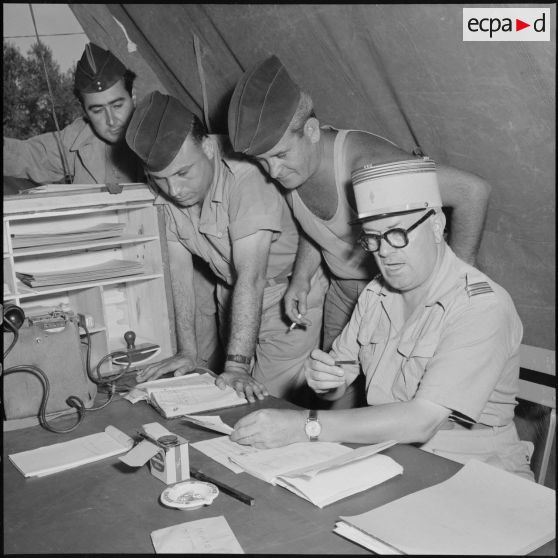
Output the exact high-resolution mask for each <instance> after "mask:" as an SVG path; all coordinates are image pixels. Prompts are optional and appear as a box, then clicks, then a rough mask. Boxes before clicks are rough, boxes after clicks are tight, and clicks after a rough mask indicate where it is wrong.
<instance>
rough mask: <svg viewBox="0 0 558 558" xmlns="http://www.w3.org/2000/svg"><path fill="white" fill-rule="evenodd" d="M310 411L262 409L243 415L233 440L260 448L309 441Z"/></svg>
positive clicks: (232, 437)
mask: <svg viewBox="0 0 558 558" xmlns="http://www.w3.org/2000/svg"><path fill="white" fill-rule="evenodd" d="M307 415H308V411H306V410H302V411H291V410H287V409H260V410H259V411H254V412H253V413H250V414H249V415H246V416H245V417H242V418H241V419H240V420H239V421H238V422H237V423H236V424H235V425H234V432H233V433H232V434H231V440H232V441H233V442H238V443H239V444H244V445H250V446H254V447H255V448H259V449H267V448H277V447H279V446H286V445H288V444H293V443H294V442H307V441H308V438H307V436H306V434H305V432H304V425H305V424H306V417H307Z"/></svg>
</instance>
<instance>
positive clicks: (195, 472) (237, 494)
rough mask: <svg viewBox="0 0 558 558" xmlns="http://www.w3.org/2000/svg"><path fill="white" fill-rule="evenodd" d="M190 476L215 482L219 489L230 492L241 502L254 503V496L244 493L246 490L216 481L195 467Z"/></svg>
mask: <svg viewBox="0 0 558 558" xmlns="http://www.w3.org/2000/svg"><path fill="white" fill-rule="evenodd" d="M190 476H191V477H192V478H194V479H197V480H199V481H202V482H210V483H212V484H214V485H215V486H216V487H217V488H218V489H219V490H221V491H222V492H224V493H225V494H228V495H229V496H232V497H233V498H236V499H237V500H240V501H241V502H243V503H244V504H246V505H248V506H253V505H254V498H252V496H248V495H247V494H244V492H240V490H236V488H233V487H232V486H229V485H228V484H224V483H222V482H220V481H216V480H215V479H212V478H211V477H208V476H207V475H205V474H204V473H202V472H201V471H198V470H197V469H194V468H193V467H190Z"/></svg>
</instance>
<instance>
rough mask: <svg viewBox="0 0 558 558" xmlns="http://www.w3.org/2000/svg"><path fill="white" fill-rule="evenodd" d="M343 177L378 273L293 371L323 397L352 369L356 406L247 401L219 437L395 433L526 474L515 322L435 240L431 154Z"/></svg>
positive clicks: (503, 302)
mask: <svg viewBox="0 0 558 558" xmlns="http://www.w3.org/2000/svg"><path fill="white" fill-rule="evenodd" d="M352 176H353V183H354V192H355V197H356V205H357V209H358V216H359V222H360V223H361V224H362V232H361V235H360V244H361V245H362V247H363V248H364V250H365V251H366V252H370V253H372V254H373V255H374V258H375V260H376V264H377V265H378V268H379V269H380V272H381V275H378V276H377V277H376V278H375V279H374V280H373V281H372V282H370V283H369V284H368V286H367V287H366V288H365V289H364V291H363V293H362V294H361V295H360V297H359V300H358V303H357V306H356V308H355V311H354V312H353V314H352V316H351V319H350V321H349V323H348V324H347V325H346V326H345V328H344V329H343V331H342V333H341V334H340V335H339V337H337V339H336V340H335V341H334V342H333V346H332V349H331V350H330V351H329V353H326V352H322V351H320V350H315V351H313V352H312V355H311V358H310V359H309V360H308V363H307V366H306V370H305V374H306V377H307V381H308V384H309V385H310V387H311V388H312V389H313V390H314V391H315V392H316V393H317V394H319V395H320V396H321V397H323V398H326V399H330V400H334V399H337V398H339V397H341V396H342V395H343V393H344V392H345V390H346V389H347V387H348V386H349V385H350V384H351V383H352V382H353V381H354V380H355V378H356V377H357V376H358V375H363V376H364V380H365V385H366V396H367V402H368V406H365V407H362V408H356V409H347V410H328V411H320V413H319V416H318V415H317V413H315V412H313V411H311V412H310V413H311V414H310V413H309V412H308V411H298V410H297V411H291V410H274V409H264V410H259V411H256V412H254V413H251V414H250V415H248V416H246V417H244V418H242V419H241V420H239V421H238V422H237V424H236V425H235V430H234V432H233V434H232V435H231V439H232V440H234V441H236V442H239V443H242V444H250V445H254V446H256V447H266V448H269V447H274V446H281V445H285V444H290V443H292V442H299V441H305V440H308V439H309V435H311V437H312V438H313V439H319V440H321V441H328V442H353V443H362V444H371V443H376V442H382V441H385V440H397V441H398V442H401V443H416V444H420V446H419V447H421V448H422V449H424V450H427V451H431V452H434V453H436V454H438V455H442V456H443V457H447V458H448V459H453V460H455V461H459V462H462V463H464V462H466V461H467V460H468V459H471V458H475V459H480V460H483V461H486V462H488V463H490V464H493V465H495V466H498V467H501V468H503V469H506V470H509V471H512V472H514V473H518V474H521V475H524V476H526V477H529V478H531V479H532V478H533V476H532V473H531V471H530V469H529V459H530V455H531V452H532V444H531V443H530V442H521V441H520V440H519V439H518V435H517V432H516V429H515V425H514V422H513V416H514V407H515V405H516V400H515V396H516V395H517V393H518V379H519V347H520V343H521V337H522V333H523V328H522V325H521V321H520V319H519V316H518V315H517V312H516V310H515V307H514V304H513V302H512V300H511V298H510V296H509V295H508V293H507V292H506V291H505V290H504V289H503V288H502V287H501V286H500V285H498V284H496V283H495V282H494V281H492V280H491V279H489V278H488V277H487V276H486V275H484V274H483V273H481V272H480V271H479V270H477V269H475V268H474V267H472V266H470V265H468V264H466V263H465V262H463V261H462V260H460V259H459V258H457V257H456V255H455V254H454V253H453V251H452V250H451V248H450V247H449V246H448V245H447V244H446V242H445V240H444V238H443V230H444V225H445V217H444V214H443V212H442V211H441V205H442V202H441V199H440V194H439V189H438V183H437V178H436V172H435V166H434V163H433V162H432V161H429V160H427V159H425V160H420V159H414V160H409V161H398V162H395V163H386V164H382V165H376V166H372V165H370V166H368V167H364V168H363V169H361V170H357V171H355V172H354V173H353V175H352ZM336 361H356V362H357V364H341V365H338V366H336V365H335V362H336Z"/></svg>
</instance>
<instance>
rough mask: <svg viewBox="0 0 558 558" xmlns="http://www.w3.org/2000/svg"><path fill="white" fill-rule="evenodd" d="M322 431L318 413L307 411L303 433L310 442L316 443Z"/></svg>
mask: <svg viewBox="0 0 558 558" xmlns="http://www.w3.org/2000/svg"><path fill="white" fill-rule="evenodd" d="M321 431H322V425H321V423H320V421H319V420H318V411H316V410H315V409H314V410H311V411H308V418H307V419H306V424H305V425H304V432H306V436H308V439H309V440H310V441H311V442H317V441H318V437H319V436H320V433H321Z"/></svg>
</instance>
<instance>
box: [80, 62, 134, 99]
mask: <svg viewBox="0 0 558 558" xmlns="http://www.w3.org/2000/svg"><path fill="white" fill-rule="evenodd" d="M137 77H138V76H137V75H136V73H135V72H132V70H126V71H125V72H124V75H123V76H122V77H121V78H120V79H123V80H124V89H126V91H127V92H128V95H130V97H131V96H132V91H133V89H134V81H135V79H136V78H137ZM113 85H114V84H113ZM74 95H75V96H76V97H77V100H78V101H79V102H80V104H81V106H82V107H83V93H82V92H81V91H80V90H79V89H77V88H76V87H74Z"/></svg>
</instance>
